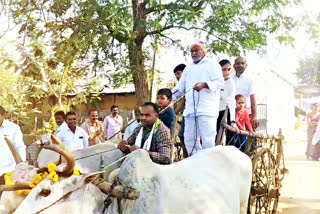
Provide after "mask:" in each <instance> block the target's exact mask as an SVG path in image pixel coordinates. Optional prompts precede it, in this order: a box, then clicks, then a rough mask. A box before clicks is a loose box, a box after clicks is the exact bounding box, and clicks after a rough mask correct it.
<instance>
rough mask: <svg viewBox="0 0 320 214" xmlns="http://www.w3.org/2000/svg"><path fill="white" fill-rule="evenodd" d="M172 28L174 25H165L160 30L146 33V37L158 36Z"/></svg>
mask: <svg viewBox="0 0 320 214" xmlns="http://www.w3.org/2000/svg"><path fill="white" fill-rule="evenodd" d="M174 27H175V26H174V25H167V26H165V27H163V28H162V29H160V30H154V31H150V32H147V35H153V34H160V33H161V32H163V31H165V30H169V29H171V28H174Z"/></svg>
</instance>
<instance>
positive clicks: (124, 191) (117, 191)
mask: <svg viewBox="0 0 320 214" xmlns="http://www.w3.org/2000/svg"><path fill="white" fill-rule="evenodd" d="M93 184H95V185H96V186H97V187H98V188H99V189H100V190H101V191H102V192H104V193H106V194H111V196H113V197H116V198H118V199H129V200H137V199H138V198H139V196H140V193H139V191H137V190H135V189H133V188H130V187H124V186H122V185H117V186H115V187H113V189H112V191H111V193H110V188H111V186H112V184H111V183H109V182H106V181H103V182H100V183H99V180H97V181H94V182H93Z"/></svg>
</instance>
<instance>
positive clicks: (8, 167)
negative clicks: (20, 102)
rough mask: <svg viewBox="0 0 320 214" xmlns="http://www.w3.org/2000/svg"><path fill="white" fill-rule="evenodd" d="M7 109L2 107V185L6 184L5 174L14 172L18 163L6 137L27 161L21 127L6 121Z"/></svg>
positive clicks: (0, 134)
mask: <svg viewBox="0 0 320 214" xmlns="http://www.w3.org/2000/svg"><path fill="white" fill-rule="evenodd" d="M5 114H6V111H5V109H4V108H3V107H2V106H0V176H1V178H0V183H1V184H4V180H3V176H4V174H5V173H7V172H10V171H12V170H14V168H15V166H16V162H15V160H14V157H13V155H12V153H11V151H10V149H9V146H8V144H7V143H6V141H5V139H4V137H7V138H8V139H9V140H10V141H12V143H13V145H14V147H15V149H16V150H17V152H18V153H19V155H20V156H21V159H22V161H25V160H26V146H25V145H24V142H23V135H22V132H21V130H20V127H19V126H18V125H17V124H15V123H12V122H10V121H8V120H5Z"/></svg>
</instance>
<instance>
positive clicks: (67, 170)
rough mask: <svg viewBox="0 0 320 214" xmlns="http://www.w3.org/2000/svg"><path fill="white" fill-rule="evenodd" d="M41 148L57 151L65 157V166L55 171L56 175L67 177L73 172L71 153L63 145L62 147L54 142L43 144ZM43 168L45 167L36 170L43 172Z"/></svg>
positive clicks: (73, 163) (73, 164) (73, 161)
mask: <svg viewBox="0 0 320 214" xmlns="http://www.w3.org/2000/svg"><path fill="white" fill-rule="evenodd" d="M43 148H45V149H49V150H51V151H54V152H57V153H59V154H60V155H61V156H63V157H64V158H65V159H66V163H67V166H66V167H65V168H64V169H63V171H62V172H57V174H58V175H60V176H62V177H68V176H71V175H72V174H73V169H74V166H75V160H74V157H73V155H72V154H71V153H70V152H69V151H68V150H67V149H66V148H65V147H64V146H63V147H62V146H58V145H56V144H51V145H43ZM44 169H46V168H42V169H39V170H38V172H43V171H44Z"/></svg>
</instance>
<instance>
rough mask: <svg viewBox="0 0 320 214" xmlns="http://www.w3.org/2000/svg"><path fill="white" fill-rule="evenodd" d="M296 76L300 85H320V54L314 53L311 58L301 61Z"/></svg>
mask: <svg viewBox="0 0 320 214" xmlns="http://www.w3.org/2000/svg"><path fill="white" fill-rule="evenodd" d="M296 75H297V77H298V79H299V82H300V84H303V85H318V86H319V85H320V52H319V51H317V52H314V53H313V54H312V55H311V56H307V57H305V58H304V59H301V60H300V62H299V67H298V69H297V72H296Z"/></svg>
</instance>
